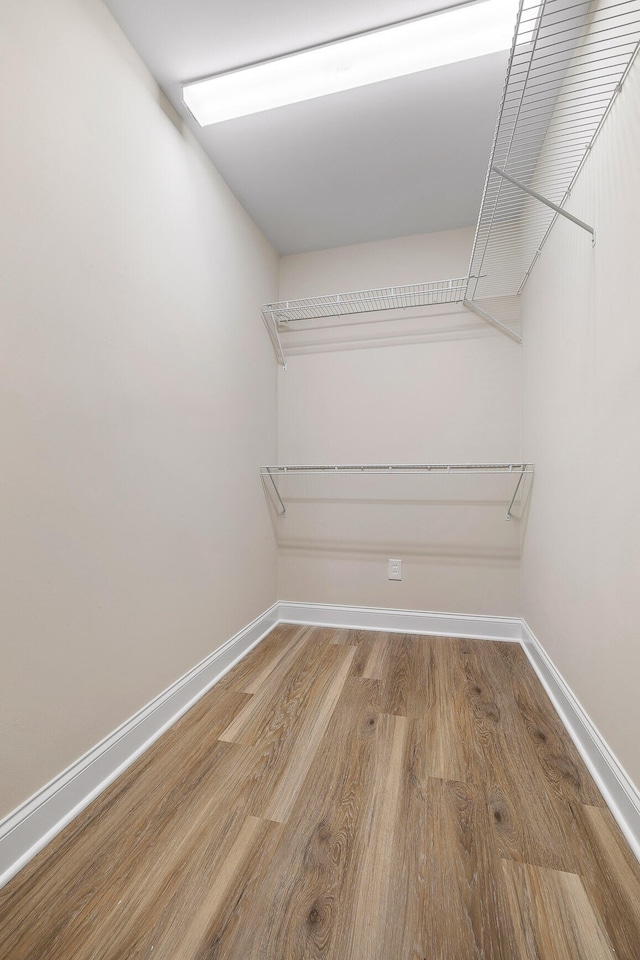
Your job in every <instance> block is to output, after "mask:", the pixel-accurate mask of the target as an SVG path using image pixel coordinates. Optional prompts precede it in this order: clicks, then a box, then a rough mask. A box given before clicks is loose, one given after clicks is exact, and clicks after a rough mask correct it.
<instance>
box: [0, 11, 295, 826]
mask: <svg viewBox="0 0 640 960" xmlns="http://www.w3.org/2000/svg"><path fill="white" fill-rule="evenodd" d="M0 85H1V87H2V90H3V98H2V121H1V123H0V183H1V184H2V187H1V189H0V318H1V331H2V333H1V337H2V346H1V350H0V358H1V359H0V363H1V365H2V372H1V375H0V390H1V391H2V399H1V404H0V424H1V430H2V471H1V481H0V483H1V485H2V498H1V504H2V506H1V509H2V536H1V540H0V550H1V554H2V575H1V584H2V602H1V605H0V610H1V617H2V627H1V637H2V639H1V644H2V646H1V651H0V657H1V662H2V669H1V670H0V768H1V769H2V776H1V777H0V815H2V814H4V813H7V812H9V811H10V810H11V809H12V808H13V807H14V806H15V805H17V804H18V803H19V802H20V801H22V800H24V799H25V798H26V797H27V796H28V795H29V794H31V793H32V792H33V791H35V790H36V789H37V788H39V787H40V786H42V784H43V783H45V782H46V781H47V780H49V779H50V778H51V777H53V776H54V775H56V774H57V773H58V772H59V771H60V770H62V769H63V768H64V767H65V766H66V765H67V764H69V763H70V762H71V761H73V760H74V759H76V758H77V757H78V756H79V755H81V754H82V753H83V752H84V751H85V750H87V749H88V748H89V747H91V746H93V745H94V744H95V743H96V742H97V741H98V740H100V739H101V738H102V737H103V736H105V735H106V734H107V733H109V732H110V731H111V730H112V729H113V728H114V727H116V726H117V725H118V724H120V723H121V722H122V721H123V720H125V719H126V718H127V717H128V716H130V715H131V714H132V713H133V712H134V711H136V710H137V709H139V708H140V707H141V706H143V705H144V704H145V703H146V702H147V701H149V699H151V698H152V697H153V696H155V695H156V694H158V693H159V692H160V691H162V690H163V689H164V688H165V687H166V686H167V685H168V684H169V683H171V682H173V681H174V680H175V679H176V678H177V677H179V676H180V675H181V674H182V673H183V672H184V671H186V670H187V669H189V668H190V667H192V666H193V665H194V664H195V663H197V662H198V661H199V660H201V659H202V658H203V657H205V656H206V655H207V654H209V653H210V652H211V651H213V650H214V649H215V648H216V647H217V646H218V645H219V644H220V643H222V642H223V641H225V640H226V639H228V638H229V637H230V636H231V635H232V634H233V633H234V632H236V631H237V630H238V629H239V628H241V627H242V626H244V625H245V624H246V623H247V622H249V621H250V620H252V619H253V618H255V617H256V616H257V615H258V614H260V613H261V612H262V611H263V610H264V609H265V608H266V607H267V606H269V605H270V604H271V603H273V602H274V600H275V599H276V547H275V538H274V536H273V530H272V526H271V523H270V521H269V516H268V511H267V509H266V507H265V502H264V493H263V490H262V487H261V484H260V482H259V477H258V467H259V465H260V463H263V462H265V461H269V460H272V459H273V458H274V457H275V455H276V413H275V410H276V372H275V361H274V359H273V354H272V351H271V346H270V344H269V340H268V337H267V335H266V332H265V330H264V328H263V326H262V324H261V321H260V316H259V311H258V309H257V308H258V306H259V304H260V303H261V302H263V301H264V300H265V299H270V298H272V297H273V296H275V294H276V292H277V291H276V282H277V257H276V255H275V253H274V251H273V250H272V248H271V247H270V246H269V245H268V244H267V242H266V241H265V240H264V238H263V237H262V235H261V234H260V233H259V232H258V230H257V229H256V227H255V226H254V225H253V223H252V222H251V220H250V219H249V217H248V216H247V215H246V213H245V212H244V211H243V210H242V208H241V207H240V206H239V205H238V203H237V202H236V200H235V199H234V198H233V196H232V195H231V193H230V192H229V190H228V189H227V188H226V186H225V184H224V183H223V182H222V181H221V179H220V177H219V176H218V175H217V174H216V173H215V171H214V170H213V168H212V167H211V165H210V163H209V162H208V161H207V160H206V159H205V158H204V156H203V154H202V153H201V151H200V149H199V148H198V147H197V146H195V145H194V142H193V141H192V139H191V137H190V136H189V135H188V134H186V133H185V132H184V131H182V130H181V129H180V124H179V121H176V123H174V122H173V121H172V120H171V119H170V116H169V115H168V114H169V113H170V108H169V107H167V106H166V105H165V104H163V102H162V97H161V95H160V93H159V91H158V88H157V86H156V84H155V83H154V82H153V81H152V80H151V78H150V76H149V75H148V73H147V72H146V70H144V69H143V67H142V64H141V63H140V61H139V59H138V58H137V56H136V55H135V54H134V53H133V51H132V50H131V48H130V47H129V45H128V43H127V42H126V41H125V39H124V38H123V36H122V34H121V33H120V31H119V29H118V28H117V27H116V25H115V23H114V22H113V20H112V19H111V17H110V15H109V14H108V13H107V12H106V10H105V8H104V7H103V6H102V5H101V4H99V3H98V2H95V0H29V2H25V0H4V2H3V3H2V4H1V5H0ZM165 111H166V112H165Z"/></svg>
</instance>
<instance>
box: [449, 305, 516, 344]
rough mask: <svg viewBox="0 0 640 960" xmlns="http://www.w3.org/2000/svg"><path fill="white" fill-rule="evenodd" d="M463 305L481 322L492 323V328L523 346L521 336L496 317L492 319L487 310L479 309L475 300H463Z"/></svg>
mask: <svg viewBox="0 0 640 960" xmlns="http://www.w3.org/2000/svg"><path fill="white" fill-rule="evenodd" d="M462 303H463V304H464V306H465V307H466V308H467V310H471V312H472V313H475V315H476V316H477V317H480V319H481V320H486V322H487V323H490V324H491V325H492V326H494V327H497V328H498V330H502V332H503V333H506V335H507V336H508V337H511V339H512V340H515V341H516V343H519V344H520V346H522V337H521V336H519V335H518V334H517V333H516V332H515V330H512V329H511V328H510V327H508V326H507V325H506V324H504V323H502V322H501V321H500V320H496V318H495V317H492V316H491V314H490V313H487V311H486V310H483V309H482V307H479V306H478V304H477V303H474V302H473V300H463V301H462Z"/></svg>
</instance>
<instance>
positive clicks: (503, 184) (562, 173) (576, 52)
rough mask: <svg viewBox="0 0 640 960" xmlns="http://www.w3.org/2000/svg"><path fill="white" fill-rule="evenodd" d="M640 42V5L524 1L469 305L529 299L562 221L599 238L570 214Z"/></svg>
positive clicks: (636, 0)
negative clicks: (534, 273)
mask: <svg viewBox="0 0 640 960" xmlns="http://www.w3.org/2000/svg"><path fill="white" fill-rule="evenodd" d="M639 43H640V0H595V2H591V0H577V2H575V0H542V3H540V2H538V0H521V5H520V10H519V14H518V20H517V24H516V32H515V37H514V43H513V47H512V50H511V56H510V60H509V68H508V71H507V78H506V81H505V87H504V92H503V99H502V104H501V107H500V112H499V116H498V123H497V127H496V132H495V138H494V143H493V149H492V152H491V158H490V160H489V169H488V173H487V178H486V182H485V187H484V194H483V199H482V206H481V209H480V216H479V218H478V224H477V227H476V235H475V240H474V245H473V252H472V256H471V264H470V268H469V289H468V296H469V299H476V298H479V299H484V298H487V297H502V296H513V295H518V294H519V293H521V291H522V289H523V287H524V284H525V283H526V281H527V279H528V277H529V274H530V273H531V270H532V268H533V265H534V263H535V262H536V260H537V258H538V256H539V254H540V251H541V249H542V247H543V245H544V243H545V241H546V239H547V236H548V234H549V232H550V230H551V228H552V226H553V224H554V223H555V221H556V219H557V217H558V215H559V214H561V215H563V216H569V217H570V219H573V220H574V222H577V223H578V225H579V226H581V227H583V228H585V229H586V230H588V231H589V232H590V233H591V234H592V236H593V237H594V238H595V231H594V229H593V226H590V225H589V224H586V223H584V222H583V221H581V220H578V219H577V218H576V217H573V216H572V215H569V214H568V213H567V211H565V210H564V205H565V203H566V202H567V200H568V198H569V195H570V193H571V189H572V187H573V185H574V183H575V180H576V178H577V176H578V174H579V173H580V170H581V169H582V166H583V164H584V161H585V159H586V157H587V156H588V154H589V151H590V150H591V146H592V144H593V142H594V140H595V138H596V136H597V135H598V133H599V131H600V129H601V127H602V124H603V122H604V120H605V119H606V116H607V114H608V112H609V110H610V108H611V106H612V103H613V101H614V100H615V98H616V95H617V94H618V93H619V92H620V89H621V86H622V83H623V82H624V79H625V77H626V75H627V73H628V71H629V69H630V66H631V64H632V62H633V60H634V58H635V56H636V55H637V52H638V47H639ZM540 201H542V202H540ZM558 208H560V209H558ZM578 212H579V211H578Z"/></svg>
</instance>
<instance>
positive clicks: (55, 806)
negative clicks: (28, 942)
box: [0, 603, 278, 887]
mask: <svg viewBox="0 0 640 960" xmlns="http://www.w3.org/2000/svg"><path fill="white" fill-rule="evenodd" d="M277 622H278V604H277V603H274V604H273V606H272V607H270V608H269V609H268V610H266V611H265V612H264V613H263V614H261V616H259V617H258V618H257V619H256V620H254V621H253V623H250V624H249V625H248V626H246V627H245V628H244V629H243V630H241V631H240V632H239V633H237V634H236V635H235V636H234V637H232V638H231V639H230V640H228V641H227V642H226V643H224V644H223V645H222V646H221V647H219V648H218V649H217V650H215V651H214V652H213V653H212V654H210V655H209V656H208V657H206V658H205V659H204V660H202V661H201V663H199V664H197V665H196V666H195V667H193V669H192V670H190V671H189V672H188V673H186V674H185V675H184V676H183V677H180V679H179V680H176V682H175V683H173V684H171V686H170V687H168V688H167V689H166V690H165V691H163V693H161V694H160V695H159V696H157V697H156V698H155V699H154V700H152V701H151V702H150V703H148V704H147V705H146V706H145V707H143V708H142V709H141V710H139V711H138V712H137V713H136V714H134V715H133V717H131V718H130V719H129V720H127V721H126V722H125V723H123V724H122V725H121V726H120V727H118V728H117V730H114V731H113V733H111V734H109V736H107V737H105V739H104V740H102V741H101V742H100V743H98V744H96V746H95V747H92V749H91V750H89V751H88V752H87V753H86V754H85V755H84V756H83V757H80V759H78V760H76V761H75V762H74V763H72V764H71V766H69V767H67V769H66V770H64V771H63V772H62V773H61V774H59V776H57V777H55V779H53V780H52V781H51V782H50V783H48V784H47V785H46V786H45V787H43V788H42V789H41V790H39V791H38V792H37V793H36V794H34V795H33V796H32V797H31V798H30V799H29V800H27V801H25V803H23V804H22V805H21V806H20V807H18V808H17V809H16V810H14V811H13V812H12V813H10V814H9V816H8V817H6V818H5V819H4V820H2V821H0V887H2V886H3V885H4V884H5V883H7V881H8V880H10V879H11V877H13V876H14V875H15V874H16V873H17V872H18V871H19V870H21V869H22V867H23V866H24V865H25V864H26V863H28V862H29V860H31V858H32V857H34V856H35V855H36V853H38V852H39V851H40V850H41V849H42V848H43V847H44V846H45V845H46V844H47V843H49V841H50V840H52V839H53V838H54V837H55V836H56V834H58V833H59V832H60V831H61V830H62V829H63V828H64V827H65V826H66V825H67V824H68V823H70V822H71V820H73V818H74V817H76V816H77V815H78V814H79V813H80V811H81V810H83V809H84V808H85V807H86V806H88V804H89V803H91V801H92V800H94V799H95V798H96V797H97V796H98V795H99V794H100V793H101V792H102V791H103V790H104V789H105V788H106V787H107V786H108V785H109V784H110V783H112V782H113V781H114V780H115V779H116V778H117V777H118V776H119V775H120V774H121V773H123V771H124V770H126V769H127V767H128V766H130V764H132V763H133V762H134V760H136V759H137V758H138V757H139V756H140V755H141V754H142V753H144V751H145V750H146V749H147V748H148V747H150V746H151V744H152V743H153V742H154V741H155V740H157V739H158V737H160V736H161V735H162V734H163V733H164V732H165V730H167V729H168V728H169V727H170V726H171V725H172V724H174V723H175V722H176V720H178V718H179V717H181V716H182V714H183V713H185V712H186V711H187V710H188V709H189V708H190V707H191V706H193V704H194V703H196V701H197V700H199V699H200V697H202V696H203V695H204V694H205V693H206V692H207V690H209V689H210V688H211V687H212V686H213V685H214V683H216V682H217V681H218V680H219V679H220V678H221V677H222V676H223V674H225V673H226V672H227V671H228V670H230V669H231V667H233V665H234V664H235V663H236V662H237V661H238V660H240V659H241V658H242V657H243V656H245V654H247V653H248V652H249V650H251V649H252V647H254V646H255V645H256V644H257V643H259V642H260V640H262V638H263V637H264V636H265V634H267V633H269V631H270V630H272V629H273V627H274V626H275V625H276V624H277Z"/></svg>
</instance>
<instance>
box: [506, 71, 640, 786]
mask: <svg viewBox="0 0 640 960" xmlns="http://www.w3.org/2000/svg"><path fill="white" fill-rule="evenodd" d="M639 169H640V62H636V64H635V66H634V68H633V70H632V72H631V74H630V75H629V77H628V79H627V81H626V83H625V86H624V88H623V91H622V93H621V95H620V97H619V99H618V101H617V102H616V104H615V106H614V108H613V110H612V112H611V114H610V116H609V118H608V119H607V121H606V125H605V127H604V129H603V131H602V133H601V135H600V137H599V139H598V140H597V142H596V145H595V147H594V150H593V152H592V154H591V156H590V158H589V160H588V161H587V164H586V166H585V167H584V169H583V171H582V173H581V175H580V178H579V180H578V182H577V184H576V187H575V188H574V191H573V193H572V197H571V202H570V205H569V209H570V210H571V211H572V212H574V213H575V214H576V215H577V216H579V217H580V218H582V219H584V220H586V221H587V222H588V223H591V224H593V225H594V226H595V229H596V234H597V243H596V246H595V248H592V247H591V241H590V237H589V236H588V235H587V234H586V233H584V232H583V231H581V230H580V229H578V228H577V227H575V226H573V225H572V224H570V223H567V222H566V221H562V222H558V223H557V224H556V226H555V227H554V229H553V232H552V234H551V237H550V240H549V242H548V243H547V245H546V246H545V248H544V251H543V253H542V256H541V257H540V260H539V262H538V264H537V265H536V267H535V269H534V271H533V274H532V277H531V279H530V281H529V283H528V285H527V287H526V288H525V293H524V298H523V299H524V303H523V327H524V334H525V346H524V351H523V383H524V390H523V410H524V416H523V431H524V440H523V442H524V455H525V456H526V457H527V458H530V459H532V460H535V462H536V476H535V482H534V486H533V491H532V496H531V501H530V512H529V518H528V523H527V527H526V536H525V539H524V551H523V614H524V616H525V618H526V619H527V621H528V622H529V624H530V626H531V627H532V629H533V630H534V632H535V633H536V634H537V636H538V638H539V639H540V641H541V642H542V643H543V645H544V646H545V647H546V649H547V651H548V653H549V654H550V656H551V657H552V659H553V660H554V662H555V663H556V665H557V666H558V667H559V669H560V670H561V672H562V673H563V675H564V676H565V678H566V679H567V681H568V682H569V684H570V685H571V687H572V688H573V690H574V691H575V693H576V695H577V696H578V697H579V699H580V700H581V702H582V704H583V705H584V707H585V709H586V710H587V712H588V713H589V715H590V716H591V718H592V720H593V721H594V722H595V724H596V725H597V726H598V728H599V729H600V731H601V733H602V734H603V736H604V737H605V739H606V740H607V742H608V743H609V745H610V746H611V748H612V749H613V750H614V752H615V753H616V754H617V755H618V758H619V760H620V761H621V763H622V764H623V766H624V767H625V768H626V770H627V771H628V773H629V774H630V776H631V777H633V778H634V779H635V782H636V783H640V751H639V750H638V729H639V728H640V699H639V698H638V692H637V679H638V676H639V675H640V591H639V589H638V587H639V585H640V511H639V510H638V496H637V493H638V477H639V475H640V420H639V411H640V324H639V323H638V250H639V240H638V237H639V233H638V230H639V224H640V192H639V187H638V170H639Z"/></svg>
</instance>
